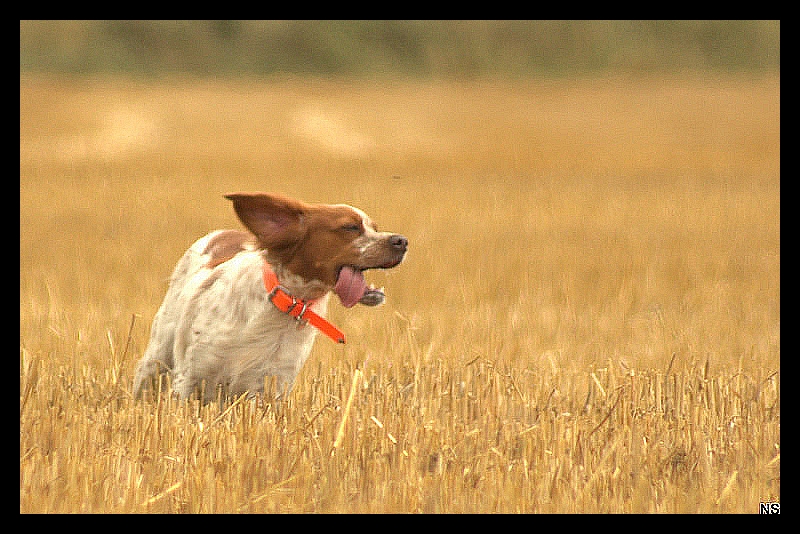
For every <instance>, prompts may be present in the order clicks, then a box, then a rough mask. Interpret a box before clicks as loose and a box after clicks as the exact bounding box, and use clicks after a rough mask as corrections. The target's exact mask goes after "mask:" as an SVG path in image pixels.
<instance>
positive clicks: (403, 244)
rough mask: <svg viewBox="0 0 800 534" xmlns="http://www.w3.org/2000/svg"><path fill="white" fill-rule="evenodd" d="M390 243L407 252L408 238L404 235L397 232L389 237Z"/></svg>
mask: <svg viewBox="0 0 800 534" xmlns="http://www.w3.org/2000/svg"><path fill="white" fill-rule="evenodd" d="M389 245H390V246H391V247H392V248H394V249H395V250H397V251H398V252H405V251H406V249H407V248H408V238H407V237H406V236H404V235H400V234H395V235H393V236H390V237H389Z"/></svg>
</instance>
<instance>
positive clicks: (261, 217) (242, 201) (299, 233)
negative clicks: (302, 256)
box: [225, 193, 309, 252]
mask: <svg viewBox="0 0 800 534" xmlns="http://www.w3.org/2000/svg"><path fill="white" fill-rule="evenodd" d="M225 198H227V199H228V200H231V201H233V209H234V210H236V215H237V216H238V217H239V220H241V221H242V223H243V224H244V225H245V226H246V227H247V229H248V230H250V231H251V232H253V234H255V236H256V237H257V238H258V241H259V243H260V245H261V247H262V248H266V249H269V250H270V251H271V252H277V251H279V250H281V249H285V248H286V247H289V246H291V245H293V244H294V243H297V242H298V241H300V240H301V239H302V238H303V236H304V235H305V213H306V212H307V210H308V207H309V206H308V205H307V204H305V203H303V202H300V201H299V200H294V199H291V198H288V197H284V196H282V195H276V194H273V193H230V194H227V195H225Z"/></svg>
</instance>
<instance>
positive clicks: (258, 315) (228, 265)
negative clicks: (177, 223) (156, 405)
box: [134, 232, 329, 399]
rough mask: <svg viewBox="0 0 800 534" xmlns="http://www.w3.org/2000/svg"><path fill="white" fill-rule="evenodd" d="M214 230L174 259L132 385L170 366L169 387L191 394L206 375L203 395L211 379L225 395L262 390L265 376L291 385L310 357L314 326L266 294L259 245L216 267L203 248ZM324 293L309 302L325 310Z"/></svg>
mask: <svg viewBox="0 0 800 534" xmlns="http://www.w3.org/2000/svg"><path fill="white" fill-rule="evenodd" d="M217 233H218V232H212V233H210V234H208V235H206V236H205V237H202V238H201V239H199V240H197V241H196V242H195V243H194V244H193V245H192V246H191V247H190V248H189V250H187V251H186V253H185V254H184V255H183V257H182V258H181V260H180V261H179V262H178V264H177V266H176V267H175V270H174V272H173V274H172V278H171V280H170V286H169V289H168V290H167V295H166V296H165V298H164V302H163V303H162V305H161V308H159V310H158V313H157V314H156V316H155V318H154V319H153V326H152V330H151V333H150V343H149V345H148V347H147V350H146V351H145V354H144V357H143V358H142V360H141V361H140V362H139V365H138V367H137V371H136V378H135V383H134V391H135V392H137V394H138V393H140V392H141V391H142V389H143V388H144V387H146V384H145V382H146V381H148V380H149V379H150V378H151V377H153V376H155V375H157V373H158V372H159V367H160V368H161V369H164V370H170V371H171V372H172V375H173V389H174V390H175V392H176V393H178V395H180V396H181V397H182V398H187V397H189V396H190V395H191V394H192V393H193V392H194V390H195V388H197V387H198V386H200V385H201V382H202V381H203V380H205V383H206V389H205V391H204V394H205V398H206V399H212V398H214V395H215V388H216V386H217V384H221V385H223V386H224V387H225V388H226V392H227V393H228V394H230V395H239V394H241V393H243V392H245V391H250V392H260V391H262V390H263V387H264V377H265V376H275V377H277V379H278V383H277V385H278V388H279V390H281V389H282V388H283V387H286V388H291V386H292V384H293V383H294V380H295V377H296V376H297V374H298V373H299V372H300V369H301V368H302V366H303V364H304V363H305V361H306V359H308V356H309V353H310V352H311V347H312V346H313V344H314V338H315V336H316V332H317V330H316V329H315V328H313V327H311V326H303V325H302V323H298V322H297V321H296V320H295V319H293V318H292V317H290V316H288V315H286V314H284V313H282V312H280V311H279V310H278V309H277V308H275V307H274V306H273V305H272V304H271V303H269V302H268V301H267V293H266V290H265V288H264V284H263V280H262V265H263V262H264V258H263V256H262V253H261V252H260V251H245V252H240V253H239V254H237V255H236V256H234V257H233V258H231V259H230V260H228V261H226V262H225V263H223V264H221V265H219V266H217V267H216V268H214V269H209V268H208V267H206V264H207V263H208V260H209V256H208V255H207V254H203V251H204V250H206V247H207V245H208V242H209V241H210V240H211V238H213V237H214V236H215V235H216V234H217ZM328 298H329V294H326V295H325V296H324V297H322V298H321V299H319V300H318V301H317V302H316V303H315V304H314V305H313V306H312V308H311V309H313V310H314V311H315V312H316V313H318V314H319V315H322V316H324V315H325V312H326V310H327V305H328Z"/></svg>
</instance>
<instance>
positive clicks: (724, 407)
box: [19, 76, 780, 513]
mask: <svg viewBox="0 0 800 534" xmlns="http://www.w3.org/2000/svg"><path fill="white" fill-rule="evenodd" d="M779 108H780V80H779V77H778V76H774V77H770V76H766V77H760V78H722V79H716V78H715V79H707V78H702V77H684V78H668V79H664V78H646V79H627V78H612V79H606V80H597V79H590V78H588V79H581V80H550V81H542V82H516V83H506V82H488V81H487V82H477V81H476V82H443V81H441V82H429V83H422V82H419V83H414V82H352V81H348V82H345V81H338V82H336V81H323V80H319V79H313V78H311V79H297V80H293V79H276V80H273V81H262V82H255V81H247V82H246V81H239V82H235V81H234V82H225V83H223V82H213V81H190V80H177V81H167V82H151V83H133V82H130V81H124V80H114V79H109V80H104V79H96V80H81V79H74V80H68V81H64V80H58V79H51V78H36V77H21V80H20V360H19V361H20V511H21V512H40V513H45V512H134V513H135V512H142V513H146V512H443V513H456V512H539V513H573V512H615V513H622V512H625V513H627V512H661V513H673V512H689V513H693V512H711V513H716V512H719V513H729V512H736V513H739V512H741V513H757V512H758V509H759V502H763V501H779V500H780V222H779V218H780V111H779ZM231 190H274V191H281V192H284V193H287V194H290V195H293V196H297V197H299V198H302V199H305V200H308V201H319V202H348V203H351V204H353V205H356V206H359V207H361V208H363V209H364V210H365V211H367V212H368V213H369V214H370V215H371V216H372V217H373V218H374V219H375V220H376V221H377V222H378V224H379V226H380V227H381V228H382V229H391V230H394V231H397V232H401V233H403V234H405V235H406V236H408V237H409V239H410V251H409V255H408V258H407V260H406V261H405V262H404V263H403V264H402V265H401V266H400V267H399V268H397V269H394V270H392V271H389V272H371V273H370V274H369V276H368V277H367V278H368V280H369V281H370V282H374V283H376V285H385V286H386V288H387V289H386V292H387V297H388V299H387V303H386V304H385V305H384V306H383V307H381V308H377V309H367V308H364V307H356V308H354V309H352V310H345V309H343V308H342V307H341V306H340V305H338V303H337V304H332V306H331V308H332V310H331V316H332V318H333V320H334V322H336V323H337V324H338V325H339V326H341V327H342V328H343V330H344V331H345V332H346V333H347V335H348V340H349V343H348V345H346V346H335V345H334V344H333V343H331V342H329V341H328V340H327V339H325V338H324V337H322V338H319V339H318V340H317V344H316V346H315V348H314V352H313V353H312V356H311V358H310V359H309V362H308V363H307V364H306V367H305V368H304V369H303V371H302V373H301V374H300V376H299V377H298V382H297V384H296V387H295V389H294V390H293V391H292V393H291V395H290V396H289V398H288V401H287V402H286V403H285V404H284V405H283V406H282V407H280V408H279V409H273V407H272V406H271V405H269V404H255V403H252V402H247V401H239V402H232V403H227V404H223V405H219V404H216V403H211V404H209V405H206V406H198V405H197V404H196V403H192V402H189V403H181V402H178V401H176V400H174V399H172V398H170V397H169V396H163V397H161V398H159V399H155V400H153V401H152V402H138V403H135V402H133V400H132V399H131V395H130V388H131V380H132V374H133V366H134V364H135V361H136V360H137V359H138V358H139V357H140V356H141V354H142V352H143V350H144V348H145V346H146V343H147V338H148V333H149V326H150V321H151V320H152V317H153V315H154V313H155V311H156V309H157V307H158V305H159V304H160V302H161V299H162V297H163V294H164V292H165V290H166V280H167V278H168V276H169V274H170V271H171V269H172V267H173V266H174V264H175V262H176V261H177V259H178V258H179V257H180V255H181V254H182V253H183V251H184V250H185V248H186V247H187V246H188V245H189V244H191V242H193V241H194V239H196V238H197V237H199V236H201V235H203V234H205V233H206V232H207V231H209V230H211V229H215V228H224V227H233V228H237V227H239V225H238V222H237V221H236V219H235V217H234V214H233V212H232V210H231V208H230V206H229V205H228V203H227V201H226V200H225V199H223V198H222V195H223V194H224V193H226V192H228V191H231ZM348 401H350V406H349V409H348Z"/></svg>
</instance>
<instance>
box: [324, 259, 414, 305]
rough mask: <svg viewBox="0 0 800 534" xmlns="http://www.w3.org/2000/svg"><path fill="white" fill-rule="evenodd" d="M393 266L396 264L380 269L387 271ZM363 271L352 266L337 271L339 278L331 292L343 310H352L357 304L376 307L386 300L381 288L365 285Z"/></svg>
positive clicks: (382, 266)
mask: <svg viewBox="0 0 800 534" xmlns="http://www.w3.org/2000/svg"><path fill="white" fill-rule="evenodd" d="M398 263H399V262H398ZM395 265H397V263H394V264H391V265H390V264H387V265H385V266H384V265H381V266H380V267H381V268H384V269H388V268H390V267H394V266H395ZM365 270H366V269H362V268H358V267H354V266H352V265H345V266H343V267H342V268H341V269H339V276H338V278H337V279H336V285H335V286H334V287H333V292H334V293H336V294H337V295H338V296H339V300H341V301H342V305H343V306H344V307H345V308H352V307H353V306H355V305H356V304H359V303H360V304H364V305H366V306H377V305H379V304H383V301H384V300H385V299H386V294H385V293H384V292H383V288H380V289H377V288H376V287H375V286H373V285H372V284H369V285H367V281H366V280H365V279H364V271H365Z"/></svg>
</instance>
